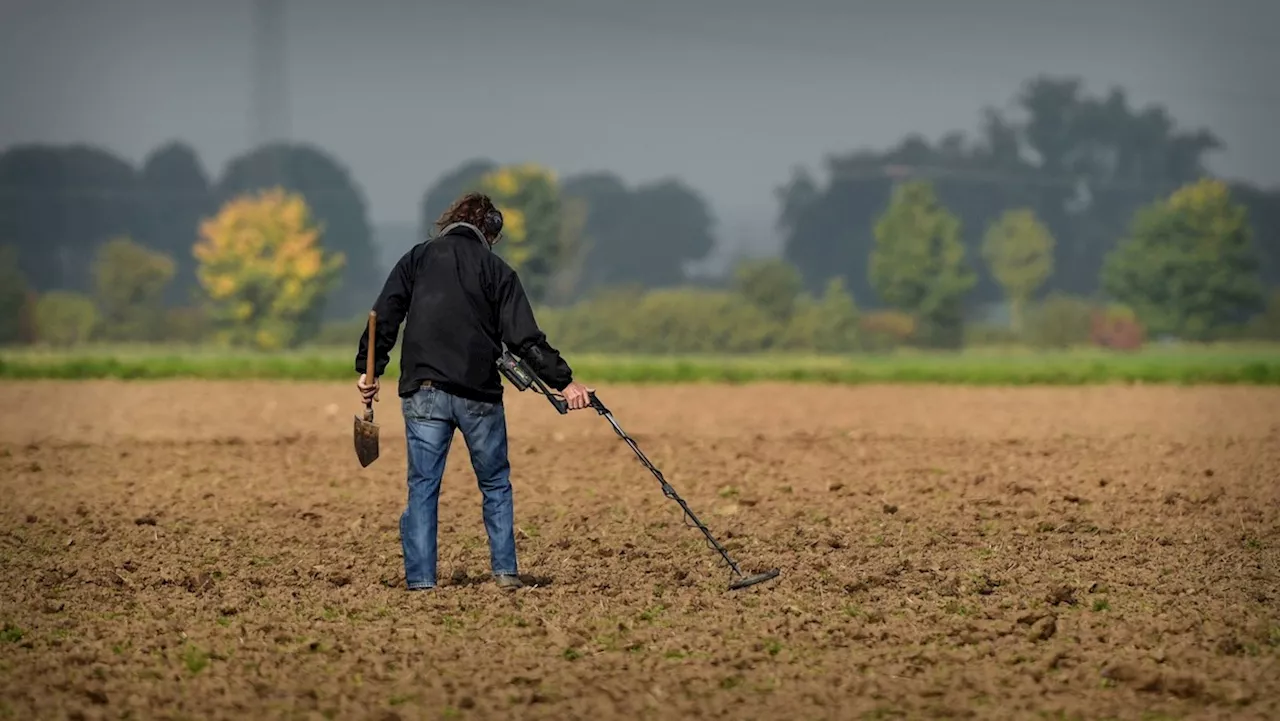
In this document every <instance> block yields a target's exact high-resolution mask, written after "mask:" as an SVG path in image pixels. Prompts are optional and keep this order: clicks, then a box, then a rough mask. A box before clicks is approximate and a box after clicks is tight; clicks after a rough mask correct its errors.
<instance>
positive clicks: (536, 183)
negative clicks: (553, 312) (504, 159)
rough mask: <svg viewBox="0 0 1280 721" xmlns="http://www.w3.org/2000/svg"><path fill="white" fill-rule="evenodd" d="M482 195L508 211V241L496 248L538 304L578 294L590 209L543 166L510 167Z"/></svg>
mask: <svg viewBox="0 0 1280 721" xmlns="http://www.w3.org/2000/svg"><path fill="white" fill-rule="evenodd" d="M479 190H480V192H482V193H485V194H487V195H489V196H490V197H491V198H493V202H494V204H496V205H497V206H498V209H499V210H501V211H502V215H503V230H502V242H501V243H499V244H498V245H497V246H495V248H494V250H496V251H497V252H498V253H499V254H500V255H502V257H503V258H505V259H506V261H507V262H508V263H510V264H511V267H512V268H514V269H515V270H516V272H518V273H519V274H520V280H521V283H522V284H523V285H524V287H525V290H526V291H527V292H528V293H529V297H530V298H531V299H532V300H533V301H534V302H535V303H537V302H543V301H551V302H555V301H557V300H562V299H564V298H565V297H567V296H568V295H570V294H571V293H572V289H573V286H574V285H575V284H576V282H577V274H578V273H579V272H580V265H581V260H582V257H583V252H584V250H585V245H584V243H583V236H582V226H583V221H584V220H585V213H584V208H582V207H580V205H579V204H578V203H577V202H575V201H573V200H570V199H566V198H565V197H564V196H563V195H562V194H561V192H560V186H559V183H558V182H557V180H556V177H555V174H554V173H552V172H551V170H549V169H547V168H544V167H542V166H540V165H535V164H531V163H526V164H523V165H506V166H502V167H499V168H497V169H495V170H493V171H492V172H490V173H488V174H487V175H485V176H484V177H483V178H481V179H480V183H479Z"/></svg>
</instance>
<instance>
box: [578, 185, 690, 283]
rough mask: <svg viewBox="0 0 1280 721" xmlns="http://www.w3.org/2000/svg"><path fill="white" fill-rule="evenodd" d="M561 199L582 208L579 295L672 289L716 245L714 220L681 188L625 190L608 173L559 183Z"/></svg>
mask: <svg viewBox="0 0 1280 721" xmlns="http://www.w3.org/2000/svg"><path fill="white" fill-rule="evenodd" d="M561 187H562V192H563V194H564V196H565V197H566V198H577V199H581V200H582V201H584V202H585V204H586V211H587V215H586V223H585V225H584V227H583V234H584V235H585V237H586V238H587V239H588V241H589V246H590V247H589V248H587V249H585V251H584V253H585V256H586V257H585V258H584V261H583V269H582V279H581V282H580V283H579V286H580V290H586V291H589V290H590V289H592V288H597V287H601V286H613V285H619V284H630V283H639V284H641V285H644V286H646V287H650V288H654V287H671V286H676V285H680V284H681V283H683V282H684V281H685V279H686V272H685V269H686V265H687V264H689V263H692V262H696V261H699V260H702V259H704V258H705V257H706V256H707V254H708V253H710V252H711V250H712V248H713V247H714V245H715V238H714V236H713V232H712V231H713V226H714V224H715V221H714V218H713V217H712V215H711V211H710V210H709V208H708V206H707V203H706V201H705V199H703V197H702V196H701V195H700V194H698V193H697V192H696V191H694V190H693V189H692V188H689V187H688V186H686V185H685V184H684V183H681V182H680V181H678V180H673V179H663V180H659V181H656V182H652V183H648V184H645V185H641V186H639V187H637V188H635V189H629V188H628V187H627V186H626V185H625V184H623V182H622V181H621V180H620V179H619V178H618V177H617V176H615V175H613V174H612V173H599V172H596V173H584V174H582V175H577V176H573V177H571V178H568V179H566V180H565V181H564V183H563V185H562V186H561Z"/></svg>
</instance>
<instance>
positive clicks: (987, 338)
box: [964, 323, 1022, 348]
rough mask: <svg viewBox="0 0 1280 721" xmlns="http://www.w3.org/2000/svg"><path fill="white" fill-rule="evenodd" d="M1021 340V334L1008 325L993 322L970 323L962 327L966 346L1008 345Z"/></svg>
mask: <svg viewBox="0 0 1280 721" xmlns="http://www.w3.org/2000/svg"><path fill="white" fill-rule="evenodd" d="M1020 342H1022V336H1021V335H1019V334H1018V333H1017V332H1015V331H1014V330H1013V329H1012V328H1010V327H1009V326H1008V325H1000V324H995V323H970V324H967V325H965V327H964V344H965V346H966V347H971V348H981V347H983V346H1010V345H1017V344H1018V343H1020Z"/></svg>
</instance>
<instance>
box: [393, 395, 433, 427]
mask: <svg viewBox="0 0 1280 721" xmlns="http://www.w3.org/2000/svg"><path fill="white" fill-rule="evenodd" d="M435 399H436V389H435V388H421V389H419V390H418V392H416V393H414V394H413V395H411V396H409V397H408V398H405V399H404V401H403V402H402V403H401V407H402V408H403V410H404V417H405V418H408V419H410V420H415V421H426V420H430V419H431V411H432V408H433V406H434V404H435Z"/></svg>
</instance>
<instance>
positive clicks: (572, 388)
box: [560, 381, 595, 411]
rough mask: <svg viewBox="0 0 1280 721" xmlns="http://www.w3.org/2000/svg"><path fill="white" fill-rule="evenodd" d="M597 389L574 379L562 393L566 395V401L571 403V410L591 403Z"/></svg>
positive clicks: (579, 408)
mask: <svg viewBox="0 0 1280 721" xmlns="http://www.w3.org/2000/svg"><path fill="white" fill-rule="evenodd" d="M593 392H595V389H593V388H588V387H586V386H584V385H582V384H581V383H579V382H578V381H573V382H572V383H570V384H569V385H567V386H565V387H564V390H563V391H560V393H561V394H562V395H563V396H564V399H565V402H567V403H568V404H569V410H571V411H578V410H582V409H583V408H586V407H588V406H590V405H591V394H592V393H593Z"/></svg>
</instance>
